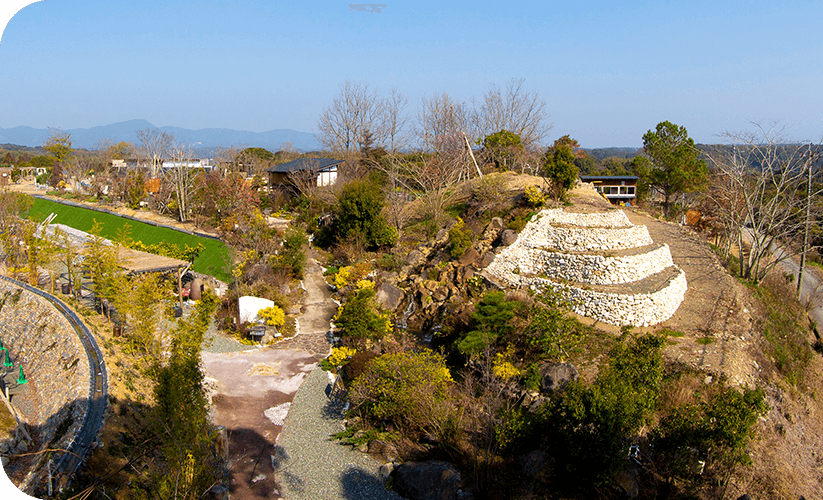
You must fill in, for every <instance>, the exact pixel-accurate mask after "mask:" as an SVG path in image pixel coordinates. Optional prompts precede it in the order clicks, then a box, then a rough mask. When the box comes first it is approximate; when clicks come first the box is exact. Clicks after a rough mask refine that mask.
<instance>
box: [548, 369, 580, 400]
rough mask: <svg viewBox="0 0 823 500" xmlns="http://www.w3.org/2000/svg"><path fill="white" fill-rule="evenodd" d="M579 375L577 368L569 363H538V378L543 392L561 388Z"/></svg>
mask: <svg viewBox="0 0 823 500" xmlns="http://www.w3.org/2000/svg"><path fill="white" fill-rule="evenodd" d="M579 377H580V373H578V371H577V368H575V367H574V365H573V364H571V363H543V364H542V365H540V380H541V386H542V389H543V392H549V393H550V392H554V391H556V390H558V389H562V388H563V387H565V385H566V384H568V383H569V382H574V381H575V380H577V379H578V378H579Z"/></svg>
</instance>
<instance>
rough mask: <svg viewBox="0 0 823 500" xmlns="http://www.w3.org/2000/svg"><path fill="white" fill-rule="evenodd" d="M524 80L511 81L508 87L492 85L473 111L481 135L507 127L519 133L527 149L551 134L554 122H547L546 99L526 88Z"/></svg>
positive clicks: (506, 128) (510, 130)
mask: <svg viewBox="0 0 823 500" xmlns="http://www.w3.org/2000/svg"><path fill="white" fill-rule="evenodd" d="M523 82H524V80H523V79H522V78H519V79H512V80H509V82H508V83H507V84H506V88H505V90H503V89H501V88H500V87H498V86H497V85H494V84H492V85H490V86H489V90H488V91H487V92H486V93H485V94H484V95H483V104H482V105H481V106H480V108H479V109H476V110H475V111H474V113H473V120H474V122H475V127H476V128H477V130H478V132H479V134H480V136H482V137H485V136H487V135H489V134H494V133H495V132H500V131H501V130H508V131H509V132H514V133H515V134H517V135H519V136H520V140H521V141H522V143H523V147H524V148H526V149H531V148H533V147H536V146H537V145H538V144H539V143H540V142H541V141H542V140H543V139H544V138H545V137H546V136H547V135H548V133H549V131H550V130H551V128H552V125H551V124H550V123H548V122H547V120H548V117H549V113H548V111H546V102H545V101H544V100H543V99H540V96H539V95H538V93H537V92H536V91H531V92H529V91H527V90H525V89H524V88H523Z"/></svg>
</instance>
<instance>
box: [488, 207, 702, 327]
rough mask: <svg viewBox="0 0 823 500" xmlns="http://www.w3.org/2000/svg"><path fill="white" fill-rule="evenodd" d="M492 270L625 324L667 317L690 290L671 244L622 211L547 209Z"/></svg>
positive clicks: (585, 312)
mask: <svg viewBox="0 0 823 500" xmlns="http://www.w3.org/2000/svg"><path fill="white" fill-rule="evenodd" d="M486 272H487V273H488V274H487V276H488V277H490V278H492V280H493V281H495V282H499V283H502V284H505V285H508V286H512V287H529V288H532V289H535V290H537V289H543V290H546V289H549V290H553V291H554V292H556V293H559V294H560V295H561V296H562V297H563V298H564V299H565V300H566V301H567V302H568V303H569V305H570V308H571V309H572V310H573V311H574V312H576V313H578V314H580V315H582V316H588V317H591V318H594V319H597V320H598V321H603V322H604V323H609V324H613V325H619V326H624V325H632V326H649V325H653V324H656V323H660V322H662V321H665V320H666V319H668V318H669V317H671V315H672V314H674V312H675V311H676V310H677V308H678V307H679V306H680V303H681V302H682V301H683V296H684V294H685V293H686V288H687V285H686V276H685V274H684V273H683V271H681V270H680V269H679V268H678V267H677V266H675V265H674V264H673V262H672V259H671V253H670V252H669V247H668V246H667V245H665V244H662V245H661V244H655V243H654V242H653V241H652V239H651V237H650V236H649V232H648V230H647V229H646V227H645V226H635V225H633V224H632V223H631V222H630V221H629V220H628V217H626V214H624V213H623V212H622V211H620V210H616V209H615V210H612V211H608V212H601V213H586V214H584V213H568V212H564V211H563V210H562V209H551V210H544V211H542V212H540V214H538V215H537V216H535V218H534V219H532V221H531V222H529V223H528V224H527V225H526V227H525V228H524V229H523V231H522V232H521V233H520V235H519V236H518V238H517V240H516V241H515V242H514V243H512V244H511V245H510V246H508V247H506V248H503V249H501V250H499V252H498V253H497V255H496V257H495V259H494V260H493V261H492V263H491V264H490V265H489V266H488V267H487V268H486Z"/></svg>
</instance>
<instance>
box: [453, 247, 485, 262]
mask: <svg viewBox="0 0 823 500" xmlns="http://www.w3.org/2000/svg"><path fill="white" fill-rule="evenodd" d="M478 260H480V252H478V251H477V250H476V249H475V248H474V247H469V248H468V249H467V250H466V252H465V253H464V254H463V255H462V256H461V257H460V260H458V262H459V263H460V265H461V266H468V265H470V264H474V263H476V262H477V261H478Z"/></svg>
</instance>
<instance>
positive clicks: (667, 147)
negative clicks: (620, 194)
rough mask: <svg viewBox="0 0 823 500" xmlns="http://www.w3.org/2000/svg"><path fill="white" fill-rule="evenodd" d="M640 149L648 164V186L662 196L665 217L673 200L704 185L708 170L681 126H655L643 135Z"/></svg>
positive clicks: (662, 123)
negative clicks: (649, 162) (649, 168)
mask: <svg viewBox="0 0 823 500" xmlns="http://www.w3.org/2000/svg"><path fill="white" fill-rule="evenodd" d="M643 150H644V152H645V153H646V155H647V156H648V157H649V160H650V161H651V170H650V171H649V176H648V182H649V185H650V186H651V188H652V189H654V190H655V191H657V192H659V193H660V194H661V195H662V196H663V209H664V211H665V213H666V216H668V215H669V213H670V207H671V202H672V198H673V197H675V196H677V195H679V194H682V193H690V192H693V191H697V190H699V189H701V188H703V187H704V186H705V185H706V182H707V180H708V175H709V170H708V168H707V167H706V162H705V161H703V159H702V158H701V155H702V153H701V152H700V150H699V149H697V146H695V144H694V140H693V139H692V138H691V137H689V134H688V132H687V131H686V128H685V127H682V126H678V125H675V124H674V123H671V122H668V121H665V122H660V123H658V124H657V128H656V129H655V130H654V132H652V131H651V130H649V131H648V132H646V133H645V134H643Z"/></svg>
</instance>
